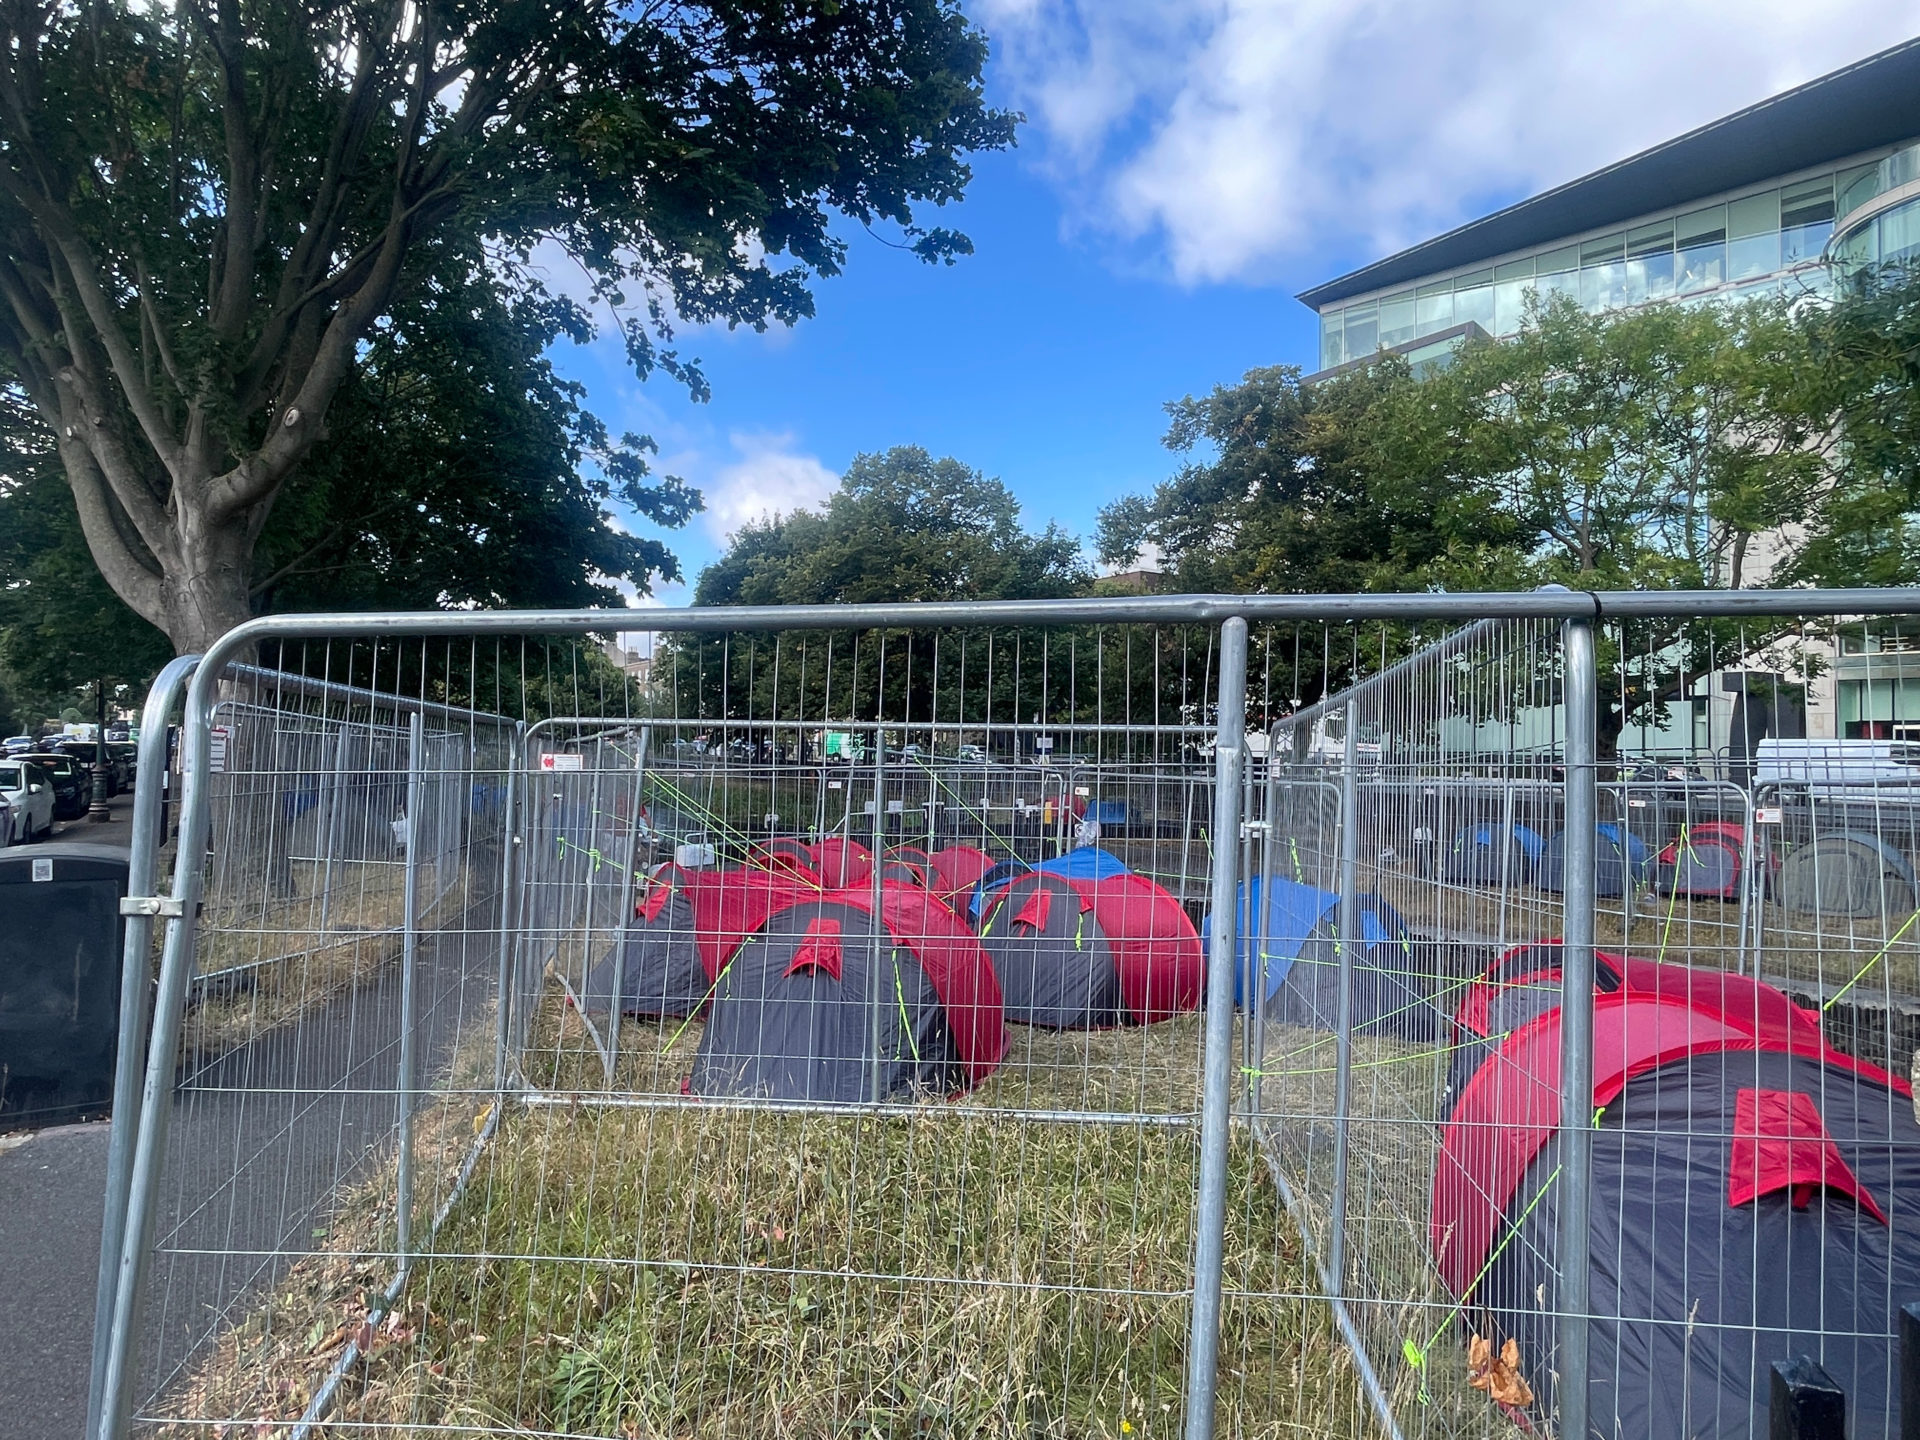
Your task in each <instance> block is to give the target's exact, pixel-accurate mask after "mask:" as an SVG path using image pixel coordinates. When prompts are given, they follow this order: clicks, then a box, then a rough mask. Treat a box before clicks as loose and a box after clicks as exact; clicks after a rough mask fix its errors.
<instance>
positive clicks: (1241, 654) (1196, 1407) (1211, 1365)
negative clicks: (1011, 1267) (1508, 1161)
mask: <svg viewBox="0 0 1920 1440" xmlns="http://www.w3.org/2000/svg"><path fill="white" fill-rule="evenodd" d="M1246 728H1247V622H1246V621H1245V620H1242V619H1240V618H1239V617H1238V616H1234V617H1233V618H1231V619H1229V620H1227V621H1225V622H1224V623H1223V624H1222V625H1221V626H1220V713H1219V726H1218V729H1217V731H1216V732H1215V736H1216V738H1215V741H1214V788H1213V887H1212V888H1213V894H1212V906H1211V908H1212V912H1213V934H1212V937H1211V945H1210V947H1209V950H1208V953H1207V1032H1206V1057H1205V1063H1204V1067H1203V1070H1202V1090H1201V1102H1200V1184H1199V1192H1198V1195H1197V1197H1196V1199H1197V1207H1196V1213H1195V1216H1194V1247H1193V1322H1192V1326H1191V1329H1190V1330H1189V1336H1188V1347H1187V1424H1186V1440H1212V1437H1213V1396H1214V1385H1215V1382H1216V1380H1217V1379H1218V1367H1219V1361H1220V1291H1221V1286H1222V1281H1223V1275H1222V1271H1223V1269H1224V1267H1225V1263H1226V1229H1227V1144H1228V1140H1229V1138H1230V1136H1229V1120H1230V1116H1229V1114H1228V1110H1229V1108H1230V1107H1231V1105H1232V1081H1233V976H1234V970H1235V965H1236V955H1237V951H1238V948H1239V945H1238V940H1239V937H1238V936H1237V934H1236V933H1235V923H1234V922H1235V921H1236V920H1237V919H1238V918H1239V917H1238V910H1239V907H1238V903H1237V896H1238V891H1239V878H1240V877H1239V876H1238V874H1237V873H1236V871H1237V870H1238V868H1239V858H1240V769H1241V766H1242V765H1243V764H1244V763H1245V759H1246V749H1245V746H1246V735H1245V732H1246Z"/></svg>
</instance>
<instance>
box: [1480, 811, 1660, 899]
mask: <svg viewBox="0 0 1920 1440" xmlns="http://www.w3.org/2000/svg"><path fill="white" fill-rule="evenodd" d="M1651 861H1652V856H1651V854H1650V852H1649V851H1648V849H1647V846H1646V843H1645V842H1644V841H1642V840H1641V839H1640V837H1639V836H1637V835H1632V834H1629V833H1628V832H1627V831H1626V830H1624V829H1623V828H1622V827H1620V826H1618V825H1596V826H1595V827H1594V881H1595V886H1596V889H1597V891H1598V893H1599V894H1601V895H1619V894H1622V893H1623V892H1624V891H1625V889H1626V888H1627V886H1628V885H1629V884H1631V885H1632V886H1634V887H1635V888H1638V887H1639V886H1641V885H1644V884H1645V883H1646V882H1647V876H1648V871H1649V868H1650V864H1651ZM1503 876H1504V878H1505V881H1506V883H1508V884H1511V885H1533V886H1537V887H1538V888H1540V889H1542V890H1551V891H1555V892H1563V891H1565V890H1566V888H1567V832H1566V831H1565V830H1556V831H1554V833H1553V834H1552V835H1550V836H1546V837H1542V835H1541V834H1540V832H1539V831H1538V830H1535V829H1532V828H1531V827H1529V826H1526V825H1466V826H1462V827H1461V828H1460V829H1459V830H1458V831H1456V832H1455V833H1454V837H1453V843H1452V844H1451V845H1450V846H1449V847H1448V850H1447V858H1446V877H1447V880H1448V882H1449V883H1451V884H1454V885H1498V884H1500V883H1501V882H1502V877H1503Z"/></svg>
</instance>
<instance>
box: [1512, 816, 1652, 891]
mask: <svg viewBox="0 0 1920 1440" xmlns="http://www.w3.org/2000/svg"><path fill="white" fill-rule="evenodd" d="M1594 831H1595V835H1594V847H1593V848H1594V866H1593V871H1594V874H1593V879H1594V893H1595V894H1596V895H1624V894H1625V893H1626V890H1627V885H1628V884H1629V883H1631V884H1632V885H1633V887H1634V889H1636V890H1637V889H1639V888H1640V887H1641V886H1642V885H1644V884H1646V883H1647V867H1648V864H1649V862H1650V861H1651V859H1652V856H1651V854H1650V853H1649V852H1648V850H1647V847H1646V844H1645V843H1644V842H1643V841H1642V840H1641V839H1640V837H1639V836H1638V835H1630V834H1628V833H1626V832H1625V831H1623V830H1622V829H1621V828H1620V827H1619V826H1618V825H1612V824H1601V825H1596V826H1595V827H1594ZM1538 883H1539V886H1540V888H1541V889H1542V890H1553V891H1558V892H1564V891H1565V890H1566V888H1567V832H1566V831H1564V830H1556V831H1554V832H1553V838H1552V839H1550V840H1548V841H1547V849H1546V853H1545V854H1544V855H1542V856H1541V858H1540V878H1539V881H1538Z"/></svg>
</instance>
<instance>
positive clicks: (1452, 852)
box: [1447, 825, 1547, 885]
mask: <svg viewBox="0 0 1920 1440" xmlns="http://www.w3.org/2000/svg"><path fill="white" fill-rule="evenodd" d="M1546 849H1547V842H1546V841H1545V840H1544V839H1542V838H1541V836H1540V832H1539V831H1538V830H1533V829H1529V828H1528V827H1527V826H1525V825H1465V826H1462V827H1461V828H1460V829H1459V830H1457V831H1455V832H1454V836H1453V845H1452V847H1451V848H1450V849H1449V850H1448V852H1447V879H1448V880H1449V881H1451V882H1452V883H1453V884H1455V885H1498V884H1499V883H1500V861H1501V857H1502V856H1503V855H1504V856H1505V857H1506V869H1507V879H1508V880H1510V881H1511V882H1513V883H1514V884H1516V885H1524V884H1526V883H1527V882H1528V881H1529V880H1531V879H1532V878H1533V873H1534V870H1535V868H1536V867H1537V866H1538V865H1539V864H1540V859H1541V857H1542V856H1543V855H1544V854H1545V853H1546Z"/></svg>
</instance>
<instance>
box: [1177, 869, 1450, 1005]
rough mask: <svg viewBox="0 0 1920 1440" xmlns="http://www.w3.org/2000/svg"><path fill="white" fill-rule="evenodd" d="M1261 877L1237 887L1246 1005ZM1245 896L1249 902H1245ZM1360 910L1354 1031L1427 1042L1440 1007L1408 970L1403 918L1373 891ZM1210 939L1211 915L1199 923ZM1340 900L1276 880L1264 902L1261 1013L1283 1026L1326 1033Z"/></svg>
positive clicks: (1335, 976)
mask: <svg viewBox="0 0 1920 1440" xmlns="http://www.w3.org/2000/svg"><path fill="white" fill-rule="evenodd" d="M1261 888H1262V887H1261V881H1260V877H1258V876H1255V877H1254V878H1253V879H1251V880H1249V881H1247V882H1246V883H1245V884H1243V885H1242V886H1241V887H1240V892H1239V909H1240V919H1239V927H1238V928H1239V933H1240V941H1239V947H1238V948H1239V955H1238V963H1237V964H1236V965H1235V967H1234V969H1235V978H1234V997H1235V1000H1236V1001H1237V1002H1238V1003H1240V1004H1242V1005H1244V1004H1245V1003H1246V997H1247V994H1248V992H1249V991H1250V990H1251V988H1252V986H1251V984H1250V983H1249V982H1250V981H1251V979H1252V977H1253V975H1254V973H1255V969H1256V961H1255V959H1254V953H1253V947H1254V943H1255V938H1256V937H1255V935H1254V930H1255V928H1256V926H1255V924H1254V918H1255V917H1256V916H1257V915H1258V914H1259V913H1260V908H1261V907H1260V896H1261ZM1249 894H1251V900H1249ZM1355 904H1356V905H1357V906H1358V908H1359V911H1360V957H1359V961H1358V963H1357V964H1356V965H1355V966H1354V967H1353V1010H1352V1018H1353V1031H1354V1033H1355V1034H1356V1035H1398V1036H1401V1037H1403V1038H1406V1039H1410V1040H1428V1039H1432V1038H1433V1037H1434V1036H1435V1035H1436V1034H1438V1031H1439V1012H1438V1011H1436V1010H1435V1009H1434V1008H1433V1005H1432V1003H1431V1002H1430V1001H1429V999H1428V997H1427V993H1426V986H1425V984H1424V983H1423V981H1422V980H1421V978H1420V977H1419V976H1417V975H1416V974H1414V955H1413V941H1412V936H1411V935H1410V934H1409V932H1408V930H1407V927H1406V924H1405V922H1403V921H1402V920H1401V918H1400V916H1399V914H1398V913H1397V912H1396V911H1395V910H1394V908H1393V907H1392V906H1391V905H1389V904H1388V903H1387V902H1386V901H1385V900H1382V899H1381V898H1380V897H1379V896H1378V895H1361V896H1357V897H1356V898H1355ZM1201 929H1202V934H1203V935H1204V936H1211V934H1212V931H1213V920H1212V917H1211V916H1209V917H1208V919H1207V921H1206V923H1205V924H1204V925H1203V926H1202V927H1201ZM1339 929H1340V897H1339V896H1338V895H1336V894H1335V893H1333V892H1332V891H1330V890H1320V889H1316V888H1315V887H1314V886H1311V885H1301V884H1299V883H1297V882H1295V881H1292V880H1287V879H1283V878H1281V877H1279V876H1275V877H1274V881H1273V892H1272V895H1271V897H1270V898H1269V900H1268V903H1267V906H1266V925H1265V933H1264V934H1261V935H1259V936H1258V942H1259V947H1260V956H1259V961H1258V962H1257V964H1258V970H1259V973H1260V974H1261V977H1262V983H1263V984H1264V987H1265V990H1266V1007H1265V1008H1266V1014H1267V1017H1268V1018H1269V1019H1272V1020H1276V1021H1278V1022H1280V1023H1282V1024H1289V1025H1307V1026H1311V1027H1312V1028H1314V1029H1316V1030H1332V1029H1334V1028H1335V1027H1336V1025H1337V1024H1338V1020H1339V1013H1340V1011H1339V1006H1340V951H1339Z"/></svg>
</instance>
